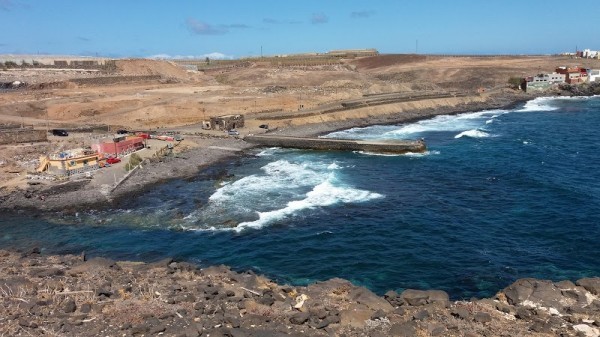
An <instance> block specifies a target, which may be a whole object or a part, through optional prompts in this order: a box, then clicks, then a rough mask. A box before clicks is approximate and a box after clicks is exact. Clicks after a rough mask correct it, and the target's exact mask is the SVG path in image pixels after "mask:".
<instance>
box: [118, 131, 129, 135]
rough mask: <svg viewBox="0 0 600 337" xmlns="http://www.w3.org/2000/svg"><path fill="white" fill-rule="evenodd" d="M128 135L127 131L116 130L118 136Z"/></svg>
mask: <svg viewBox="0 0 600 337" xmlns="http://www.w3.org/2000/svg"><path fill="white" fill-rule="evenodd" d="M128 133H129V131H127V130H117V134H118V135H126V134H128Z"/></svg>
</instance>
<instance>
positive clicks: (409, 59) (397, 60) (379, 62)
mask: <svg viewBox="0 0 600 337" xmlns="http://www.w3.org/2000/svg"><path fill="white" fill-rule="evenodd" d="M426 59H427V57H426V56H423V55H415V54H390V55H378V56H372V57H365V58H361V59H358V60H356V61H354V62H353V64H354V65H356V67H357V68H359V69H373V68H380V67H388V66H392V65H395V64H402V63H413V62H423V61H425V60H426Z"/></svg>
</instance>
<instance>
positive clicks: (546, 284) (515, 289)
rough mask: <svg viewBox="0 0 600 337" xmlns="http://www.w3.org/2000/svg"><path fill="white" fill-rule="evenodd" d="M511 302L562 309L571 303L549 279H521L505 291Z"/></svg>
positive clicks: (513, 303)
mask: <svg viewBox="0 0 600 337" xmlns="http://www.w3.org/2000/svg"><path fill="white" fill-rule="evenodd" d="M502 292H503V293H504V295H506V299H507V301H508V303H509V304H512V305H522V306H529V307H534V308H542V307H543V308H556V309H558V310H562V309H563V308H564V307H565V306H567V305H569V304H570V303H569V301H568V298H567V297H565V296H563V293H562V290H561V289H560V288H558V287H557V286H556V285H555V284H554V283H552V282H551V281H547V280H536V279H530V278H526V279H520V280H517V281H516V282H515V283H513V284H511V285H510V286H508V287H506V288H505V289H504V290H503V291H502Z"/></svg>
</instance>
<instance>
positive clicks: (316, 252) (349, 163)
mask: <svg viewBox="0 0 600 337" xmlns="http://www.w3.org/2000/svg"><path fill="white" fill-rule="evenodd" d="M599 130H600V97H592V98H538V99H535V100H532V101H530V102H527V103H525V104H523V105H521V106H518V107H516V108H514V109H510V110H490V111H479V112H472V113H465V114H460V115H453V116H438V117H435V118H432V119H429V120H423V121H419V122H416V123H410V124H402V125H386V126H372V127H367V128H356V129H350V130H345V131H340V132H335V133H332V134H330V135H327V137H339V138H355V139H415V138H425V140H426V142H427V145H428V151H427V152H426V153H425V154H407V155H399V156H384V155H377V154H371V153H358V152H357V153H353V152H320V151H304V150H286V149H277V148H272V149H259V150H255V151H254V152H253V153H251V154H250V155H249V156H247V157H245V158H241V159H237V160H234V161H232V162H231V163H229V164H226V165H224V166H219V167H213V168H211V169H209V170H212V171H213V172H202V173H200V174H198V176H197V177H196V178H194V179H188V180H175V181H172V182H169V183H167V184H164V185H161V186H157V187H155V188H154V189H152V190H150V191H148V192H147V193H145V194H144V195H141V196H140V197H138V198H136V199H134V200H129V201H127V202H126V203H123V204H122V205H121V207H119V208H118V209H111V210H103V211H87V212H80V213H78V214H76V215H61V214H49V215H43V216H27V215H25V214H21V215H15V214H12V215H6V214H4V215H1V216H0V248H17V249H26V248H28V247H32V246H38V247H41V248H42V249H43V252H44V253H80V252H81V251H85V252H86V253H87V254H88V255H93V256H106V257H109V258H113V259H128V260H143V261H153V260H158V259H161V258H164V257H175V258H178V259H182V260H187V261H191V262H194V263H197V264H199V265H201V266H206V265H213V264H226V265H229V266H231V267H232V268H233V269H235V270H247V269H252V270H255V271H256V272H258V273H263V274H265V275H267V276H269V277H272V278H274V279H276V280H277V281H280V282H287V283H291V284H307V283H310V282H314V281H317V280H325V279H329V278H332V277H341V278H346V279H348V280H351V281H352V282H354V283H356V284H359V285H364V286H366V287H368V288H370V289H372V290H374V291H376V292H378V293H380V294H381V293H384V292H385V291H387V290H390V289H394V290H402V289H406V288H416V289H443V290H446V291H448V292H449V293H450V295H451V297H453V298H455V299H456V298H469V297H472V296H477V297H483V296H491V295H493V294H494V293H496V292H497V291H498V290H500V289H502V288H504V287H505V286H508V285H509V284H510V283H512V282H513V281H514V280H516V279H518V278H524V277H536V278H544V279H552V280H562V279H571V280H573V279H577V278H581V277H585V276H598V275H600V249H599V244H598V243H599V242H600V151H599V149H600V145H599V141H600V136H599V134H598V132H599ZM218 171H224V172H225V173H226V174H221V175H220V176H223V177H226V178H222V179H215V178H214V176H215V174H213V173H214V172H218Z"/></svg>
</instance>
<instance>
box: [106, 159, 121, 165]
mask: <svg viewBox="0 0 600 337" xmlns="http://www.w3.org/2000/svg"><path fill="white" fill-rule="evenodd" d="M120 162H121V158H117V157H109V158H107V159H106V163H107V164H116V163H120Z"/></svg>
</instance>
